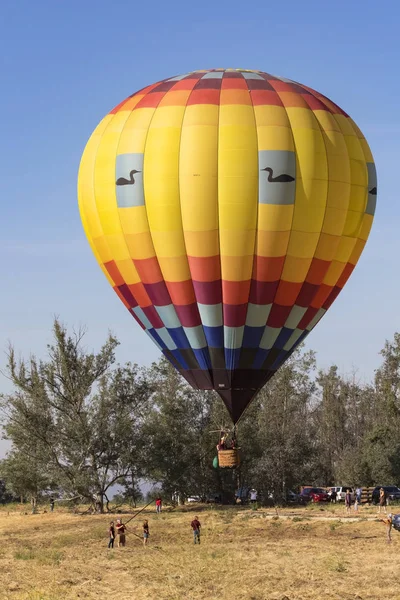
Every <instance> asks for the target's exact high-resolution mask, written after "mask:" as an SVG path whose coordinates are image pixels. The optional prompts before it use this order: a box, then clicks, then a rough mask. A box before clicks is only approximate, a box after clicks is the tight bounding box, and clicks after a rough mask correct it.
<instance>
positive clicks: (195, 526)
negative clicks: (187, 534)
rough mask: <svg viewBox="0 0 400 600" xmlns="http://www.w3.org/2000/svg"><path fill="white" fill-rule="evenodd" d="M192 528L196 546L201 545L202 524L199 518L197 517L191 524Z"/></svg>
mask: <svg viewBox="0 0 400 600" xmlns="http://www.w3.org/2000/svg"><path fill="white" fill-rule="evenodd" d="M190 526H191V528H192V529H193V541H194V543H195V544H197V543H199V544H200V528H201V523H200V521H199V519H198V517H195V518H194V519H193V521H192V522H191V523H190Z"/></svg>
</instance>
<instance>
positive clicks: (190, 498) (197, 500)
mask: <svg viewBox="0 0 400 600" xmlns="http://www.w3.org/2000/svg"><path fill="white" fill-rule="evenodd" d="M187 502H201V498H200V496H189V498H188V499H187Z"/></svg>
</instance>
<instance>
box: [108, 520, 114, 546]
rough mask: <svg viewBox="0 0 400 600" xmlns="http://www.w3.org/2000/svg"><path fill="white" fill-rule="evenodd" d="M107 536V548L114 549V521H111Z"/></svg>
mask: <svg viewBox="0 0 400 600" xmlns="http://www.w3.org/2000/svg"><path fill="white" fill-rule="evenodd" d="M108 535H109V538H110V539H109V541H108V547H109V548H114V540H115V527H114V521H111V523H110V528H109V530H108Z"/></svg>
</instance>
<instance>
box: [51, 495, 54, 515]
mask: <svg viewBox="0 0 400 600" xmlns="http://www.w3.org/2000/svg"><path fill="white" fill-rule="evenodd" d="M53 510H54V498H53V496H50V512H53Z"/></svg>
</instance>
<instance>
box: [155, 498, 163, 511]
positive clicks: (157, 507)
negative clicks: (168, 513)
mask: <svg viewBox="0 0 400 600" xmlns="http://www.w3.org/2000/svg"><path fill="white" fill-rule="evenodd" d="M161 510H162V500H161V496H157V498H156V512H157V513H160V512H161Z"/></svg>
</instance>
